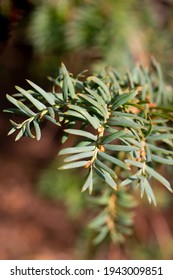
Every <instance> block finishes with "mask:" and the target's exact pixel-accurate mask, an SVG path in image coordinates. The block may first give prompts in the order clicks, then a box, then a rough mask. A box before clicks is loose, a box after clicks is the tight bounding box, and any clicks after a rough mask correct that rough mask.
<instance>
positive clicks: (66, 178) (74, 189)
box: [38, 161, 86, 219]
mask: <svg viewBox="0 0 173 280" xmlns="http://www.w3.org/2000/svg"><path fill="white" fill-rule="evenodd" d="M57 166H58V162H57V161H55V162H53V163H52V164H51V166H49V168H48V169H46V170H45V171H44V172H43V173H42V174H41V176H40V179H39V182H38V191H39V193H40V195H43V196H45V197H47V198H50V199H53V200H55V201H61V202H63V203H64V205H65V206H66V207H67V213H68V214H69V216H70V217H71V218H75V219H76V218H78V217H79V216H80V215H81V214H82V211H83V209H84V208H85V206H86V196H84V195H83V194H81V184H82V181H83V179H82V174H79V173H77V172H72V171H69V170H68V171H63V172H62V171H58V170H57Z"/></svg>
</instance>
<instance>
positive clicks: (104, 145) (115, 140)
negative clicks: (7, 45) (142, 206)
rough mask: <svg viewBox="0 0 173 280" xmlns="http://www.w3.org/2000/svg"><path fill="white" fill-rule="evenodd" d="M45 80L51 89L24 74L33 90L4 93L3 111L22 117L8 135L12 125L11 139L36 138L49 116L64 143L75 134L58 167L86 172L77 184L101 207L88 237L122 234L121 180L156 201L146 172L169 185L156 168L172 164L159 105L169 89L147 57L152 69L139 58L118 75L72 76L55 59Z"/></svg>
mask: <svg viewBox="0 0 173 280" xmlns="http://www.w3.org/2000/svg"><path fill="white" fill-rule="evenodd" d="M50 80H51V81H52V82H53V83H54V85H53V90H52V92H46V91H44V90H43V89H42V88H40V87H39V86H38V85H36V84H34V83H33V82H31V81H28V83H29V85H30V86H31V87H32V89H30V90H24V89H22V88H20V87H16V89H17V91H18V93H17V94H14V95H13V96H10V95H7V99H8V100H9V101H10V102H11V103H12V104H13V106H14V108H12V109H8V110H6V112H10V113H17V114H22V115H23V116H24V121H23V122H22V123H19V124H17V123H15V122H14V121H11V124H12V129H11V130H10V131H9V134H12V133H14V132H16V131H17V136H16V140H18V139H20V138H21V137H22V136H26V135H27V136H29V137H31V138H35V137H36V139H37V140H39V139H40V138H41V128H40V123H41V122H42V121H43V120H48V121H51V122H53V123H54V124H56V125H59V126H63V128H64V133H63V136H62V142H63V143H64V142H65V141H66V140H67V139H68V137H69V135H74V136H75V137H76V144H75V145H73V146H71V147H68V148H63V149H62V150H61V151H60V152H59V155H63V156H65V158H64V162H65V164H64V165H62V166H61V167H60V169H71V168H83V169H84V170H85V171H86V172H87V174H86V179H85V181H84V184H83V187H82V191H86V190H88V191H89V193H90V194H91V193H92V192H93V190H95V191H94V195H95V196H96V200H97V203H98V201H101V205H102V206H104V210H103V211H102V212H101V214H99V216H98V217H96V218H95V221H93V222H92V223H91V225H90V227H91V228H92V229H94V230H95V231H96V232H98V236H97V237H96V239H95V242H96V243H98V242H100V241H102V240H103V239H104V238H105V237H106V236H107V235H108V234H109V233H110V235H111V237H112V239H113V240H114V241H117V240H119V241H121V240H122V239H123V235H124V234H125V235H126V234H129V233H130V232H131V231H130V229H129V228H128V227H129V226H130V225H131V224H132V216H133V215H131V214H130V213H129V212H128V211H125V212H124V210H122V205H121V204H122V197H123V203H124V204H123V207H125V208H129V209H131V208H133V207H134V203H130V200H131V198H130V197H131V194H129V193H128V192H132V188H131V189H130V188H128V189H127V190H126V189H125V188H124V187H125V186H127V185H129V184H132V185H134V184H135V186H136V187H139V189H140V192H141V196H143V194H144V193H146V195H147V197H148V200H149V202H150V203H151V202H153V203H154V204H155V205H156V198H155V195H154V193H153V190H152V187H151V178H152V177H153V178H154V179H156V180H157V181H159V182H160V183H161V184H162V185H164V186H165V187H166V188H167V189H168V190H169V191H171V192H172V189H171V186H170V183H169V182H168V181H167V179H166V178H164V177H163V176H162V175H161V174H159V173H158V172H157V171H156V170H155V166H156V165H157V164H160V163H162V164H168V165H173V151H172V147H173V142H172V139H173V134H172V129H173V128H172V127H171V121H172V119H173V109H172V108H171V107H169V106H167V105H166V104H167V103H168V101H169V100H170V98H172V95H171V94H172V91H170V87H169V88H167V87H166V85H165V84H164V82H163V77H162V74H161V69H160V66H159V64H158V63H157V62H156V61H155V60H154V59H153V61H152V65H151V69H147V68H144V67H143V66H140V65H138V66H136V67H135V68H134V69H132V71H131V72H127V73H126V74H125V75H124V76H122V75H120V74H119V73H118V72H117V71H116V70H115V69H112V68H107V69H105V70H104V71H102V72H101V73H100V74H98V75H93V76H89V77H86V78H85V79H84V78H82V79H81V77H80V75H78V76H77V77H76V78H75V77H73V76H72V75H71V74H70V73H69V72H68V71H67V69H66V67H65V65H63V64H62V65H61V68H60V71H59V76H58V77H57V78H56V79H53V78H50ZM167 91H169V94H166V93H167ZM170 93H171V94H170ZM33 129H34V130H35V134H33ZM98 180H99V181H98ZM95 182H96V183H95ZM101 182H102V183H103V184H102V185H101ZM98 185H99V187H98ZM100 186H101V187H100ZM107 186H109V187H111V188H110V189H107ZM104 190H106V192H104ZM98 197H100V198H98ZM103 200H104V203H103ZM126 200H127V203H126ZM97 203H96V204H97ZM117 205H118V206H117ZM132 212H133V211H132ZM96 227H97V228H96Z"/></svg>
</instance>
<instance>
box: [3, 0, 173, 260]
mask: <svg viewBox="0 0 173 280" xmlns="http://www.w3.org/2000/svg"><path fill="white" fill-rule="evenodd" d="M152 55H153V56H154V57H155V58H156V59H157V60H158V61H159V62H160V63H161V65H162V69H163V73H164V77H165V80H166V81H167V82H168V83H172V76H173V71H172V69H173V68H172V67H173V1H172V0H143V1H139V0H127V1H120V0H107V1H104V0H96V1H92V0H38V1H34V0H14V1H11V0H0V94H1V111H0V259H83V258H96V259H172V258H173V220H172V216H173V196H172V195H171V194H169V193H168V192H167V191H166V190H165V189H164V188H163V187H160V186H158V185H157V184H155V186H154V190H155V193H156V198H157V201H158V207H157V208H155V207H154V206H150V205H149V204H148V202H147V201H145V199H143V200H139V206H138V208H137V211H136V216H135V224H134V235H133V236H131V237H129V238H128V239H127V242H126V243H125V244H124V245H116V244H112V243H108V242H107V243H104V244H102V245H101V246H99V248H96V249H94V250H93V248H92V250H91V248H90V247H91V244H90V243H89V241H88V239H87V233H86V230H85V229H84V227H85V224H86V221H87V220H89V219H90V217H91V216H92V209H91V207H89V206H88V201H87V199H86V197H85V194H81V192H80V187H81V182H82V178H81V175H80V173H75V172H62V171H57V166H58V159H57V154H58V151H59V149H60V148H61V144H60V141H59V137H60V134H61V133H62V132H61V131H60V130H59V129H58V128H57V127H54V126H53V125H51V124H49V123H46V124H45V125H44V127H43V136H42V139H41V140H40V141H39V142H36V141H33V140H30V139H27V138H24V139H22V140H20V141H19V142H14V138H13V137H7V136H6V135H7V132H8V130H9V128H10V124H9V117H10V116H9V115H7V114H5V113H3V112H2V110H3V109H4V108H6V107H9V103H8V102H7V101H6V99H5V94H6V93H8V94H12V93H14V92H15V89H14V86H15V85H16V84H17V85H20V86H22V87H26V82H25V79H26V78H27V79H31V80H32V81H34V82H35V83H37V84H39V85H40V86H43V87H44V88H46V89H50V87H51V85H50V83H49V81H48V79H47V78H46V77H47V76H48V75H50V76H53V77H56V75H57V73H58V66H59V65H60V63H61V62H62V61H63V62H64V63H65V65H66V66H67V68H68V69H69V71H70V72H73V73H78V72H80V71H82V70H84V69H89V71H90V72H91V71H94V72H97V71H98V70H99V69H100V68H101V67H103V66H104V65H112V66H114V67H116V68H117V69H118V70H119V71H126V70H127V69H128V68H130V67H132V66H133V65H134V63H143V64H144V65H146V66H147V65H149V63H150V59H151V56H152ZM160 171H161V172H165V173H166V175H165V176H166V177H167V178H168V179H169V180H170V181H171V182H172V183H173V180H172V171H173V170H172V167H169V168H167V169H166V170H165V169H164V170H160Z"/></svg>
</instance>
